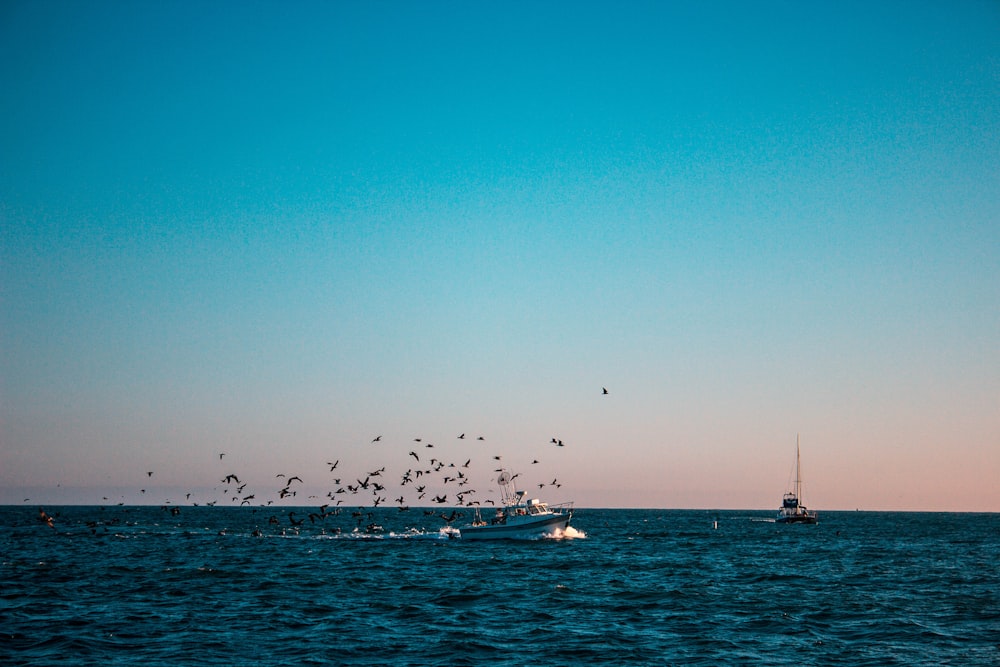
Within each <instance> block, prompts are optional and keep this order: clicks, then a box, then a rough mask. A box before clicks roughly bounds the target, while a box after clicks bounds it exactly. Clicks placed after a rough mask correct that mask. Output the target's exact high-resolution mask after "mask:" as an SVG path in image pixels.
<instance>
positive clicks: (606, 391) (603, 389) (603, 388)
mask: <svg viewBox="0 0 1000 667" xmlns="http://www.w3.org/2000/svg"><path fill="white" fill-rule="evenodd" d="M601 390H602V394H605V395H606V394H607V393H608V388H607V387H601Z"/></svg>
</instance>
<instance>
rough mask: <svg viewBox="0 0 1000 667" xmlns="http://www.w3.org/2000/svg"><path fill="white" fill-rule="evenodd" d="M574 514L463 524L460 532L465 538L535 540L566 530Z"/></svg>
mask: <svg viewBox="0 0 1000 667" xmlns="http://www.w3.org/2000/svg"><path fill="white" fill-rule="evenodd" d="M572 516H573V515H572V514H553V515H551V516H546V517H543V518H539V519H538V520H534V521H526V522H523V523H514V524H511V523H506V524H504V523H500V524H485V525H481V526H471V525H470V526H462V527H461V528H460V529H459V534H460V536H461V538H462V539H463V540H535V539H539V538H543V537H552V536H553V535H556V534H558V533H559V532H561V531H564V530H566V528H567V527H568V526H569V521H570V519H571V518H572Z"/></svg>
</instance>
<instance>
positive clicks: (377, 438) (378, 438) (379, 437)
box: [372, 436, 382, 442]
mask: <svg viewBox="0 0 1000 667" xmlns="http://www.w3.org/2000/svg"><path fill="white" fill-rule="evenodd" d="M381 439H382V436H376V437H375V438H373V439H372V442H378V441H379V440H381Z"/></svg>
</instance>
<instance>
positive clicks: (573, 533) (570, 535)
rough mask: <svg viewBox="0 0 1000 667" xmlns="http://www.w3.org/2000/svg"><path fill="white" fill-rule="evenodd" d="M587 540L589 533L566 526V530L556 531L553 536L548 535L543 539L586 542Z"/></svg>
mask: <svg viewBox="0 0 1000 667" xmlns="http://www.w3.org/2000/svg"><path fill="white" fill-rule="evenodd" d="M586 538H587V533H585V532H583V531H582V530H577V529H576V528H574V527H573V526H566V528H564V529H559V530H556V532H554V533H552V534H551V535H546V536H545V537H544V538H543V539H546V540H584V539H586Z"/></svg>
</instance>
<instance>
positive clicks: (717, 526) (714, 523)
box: [712, 521, 719, 530]
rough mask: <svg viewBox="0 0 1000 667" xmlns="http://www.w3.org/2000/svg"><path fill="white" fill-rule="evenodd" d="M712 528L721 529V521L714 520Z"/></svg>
mask: <svg viewBox="0 0 1000 667" xmlns="http://www.w3.org/2000/svg"><path fill="white" fill-rule="evenodd" d="M712 528H714V529H715V530H718V529H719V522H718V521H713V522H712Z"/></svg>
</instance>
